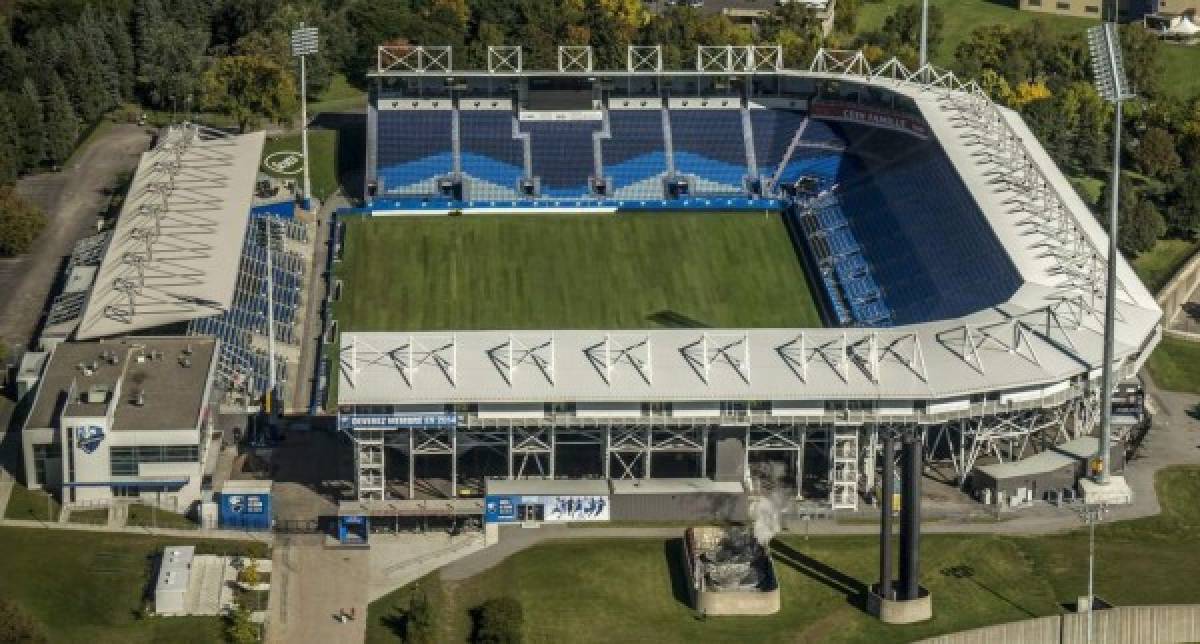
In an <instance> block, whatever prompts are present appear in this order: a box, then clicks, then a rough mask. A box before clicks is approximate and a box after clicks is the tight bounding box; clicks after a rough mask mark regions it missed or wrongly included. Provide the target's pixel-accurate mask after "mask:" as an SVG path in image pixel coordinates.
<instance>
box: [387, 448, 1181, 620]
mask: <svg viewBox="0 0 1200 644" xmlns="http://www.w3.org/2000/svg"><path fill="white" fill-rule="evenodd" d="M1158 489H1159V496H1160V499H1162V502H1163V506H1164V511H1163V514H1162V515H1161V516H1158V517H1152V518H1148V519H1140V520H1135V521H1126V522H1121V523H1115V524H1109V525H1102V526H1100V527H1099V528H1098V529H1097V552H1096V554H1097V561H1098V562H1100V563H1099V565H1098V566H1097V570H1096V575H1097V576H1096V588H1097V593H1098V594H1099V595H1101V596H1103V597H1104V598H1105V599H1108V600H1110V601H1113V602H1115V603H1117V604H1122V605H1130V604H1154V603H1187V602H1200V581H1197V580H1200V557H1196V556H1195V555H1194V544H1195V542H1196V539H1197V538H1200V502H1198V501H1200V468H1174V469H1170V470H1165V471H1163V472H1162V473H1160V475H1159V479H1158ZM681 546H682V544H681V541H680V540H679V539H667V540H662V539H638V540H615V539H613V540H595V541H575V540H571V541H560V542H552V543H548V544H545V545H541V546H538V547H535V548H532V549H530V550H526V551H524V552H521V553H518V554H515V555H513V556H512V557H510V558H509V559H507V560H506V561H504V562H503V563H501V564H500V565H499V566H497V567H495V568H493V569H491V570H489V571H487V572H485V573H483V574H480V575H478V576H476V577H473V578H471V579H468V580H465V581H462V582H442V581H440V579H439V578H438V577H437V576H436V574H435V575H431V576H428V577H425V578H424V579H422V580H421V581H419V582H418V583H417V584H415V585H414V586H410V587H406V588H403V589H401V590H398V591H396V592H395V593H392V594H391V595H388V596H386V597H384V598H382V599H380V600H379V601H377V602H375V603H373V604H372V605H371V607H370V614H369V621H368V624H367V641H368V642H393V641H397V635H396V628H397V625H398V624H399V623H400V622H399V620H398V616H399V613H398V610H397V607H401V608H402V607H403V606H405V605H406V603H407V599H408V597H410V596H411V593H412V592H413V591H414V588H419V589H420V590H421V591H422V592H424V593H425V594H426V595H427V597H429V599H430V601H431V603H432V604H433V605H434V610H435V616H436V620H435V621H436V623H437V624H438V628H439V633H438V639H439V640H440V641H464V640H465V639H466V637H467V636H468V634H469V632H470V629H471V620H470V616H469V610H470V609H472V608H474V607H475V606H478V605H479V604H480V603H481V602H483V601H484V600H486V599H489V598H491V597H497V596H502V595H507V596H512V597H516V598H517V599H518V600H519V601H520V602H521V604H522V606H523V608H524V613H525V616H526V618H525V626H524V635H525V641H527V642H560V641H571V642H613V641H630V642H632V641H637V642H649V641H653V642H689V643H694V642H727V641H742V642H794V641H830V642H873V643H874V642H899V641H912V640H914V639H919V638H922V637H927V636H931V635H934V634H939V633H947V632H953V631H958V630H962V629H967V628H973V627H978V626H983V625H987V624H995V623H1000V622H1006V621H1015V620H1021V619H1026V618H1029V617H1034V616H1041V615H1052V614H1055V613H1057V612H1059V611H1060V610H1061V605H1062V604H1067V603H1071V602H1073V601H1074V600H1075V599H1076V597H1077V596H1079V595H1081V594H1083V593H1084V592H1086V587H1087V585H1086V575H1087V565H1086V561H1087V533H1086V531H1084V530H1082V529H1080V530H1075V531H1073V532H1070V533H1065V534H1058V535H1051V536H1044V537H1008V536H991V535H927V536H925V537H924V538H923V539H922V540H921V546H922V562H921V564H922V570H923V571H924V572H923V575H922V583H923V584H924V585H925V586H927V587H928V588H929V589H930V591H931V592H932V593H933V596H934V602H935V606H936V609H935V615H936V617H935V618H934V619H933V620H931V621H929V622H926V623H923V624H916V625H910V626H885V625H884V624H882V623H880V622H879V621H877V620H875V619H874V618H872V617H870V616H868V615H867V614H866V613H865V612H863V610H862V593H863V590H864V588H865V585H866V584H868V583H872V582H874V581H875V577H876V575H877V569H876V561H877V557H878V549H877V541H876V539H875V538H873V537H813V538H811V539H807V540H806V539H804V538H803V537H800V536H795V535H788V536H786V537H783V538H780V539H777V540H776V542H775V544H774V548H773V551H774V556H775V564H776V569H777V574H778V576H779V582H780V588H781V592H782V599H783V607H782V610H781V611H780V612H779V613H778V614H777V615H774V616H771V617H746V618H708V619H707V620H698V619H696V617H695V616H694V614H693V612H692V610H691V609H690V608H689V607H688V605H687V601H686V588H685V585H684V584H685V581H684V578H683V571H682V568H681V566H682V556H681V552H680V548H681ZM1132 579H1138V580H1146V581H1150V580H1153V583H1130V580H1132Z"/></svg>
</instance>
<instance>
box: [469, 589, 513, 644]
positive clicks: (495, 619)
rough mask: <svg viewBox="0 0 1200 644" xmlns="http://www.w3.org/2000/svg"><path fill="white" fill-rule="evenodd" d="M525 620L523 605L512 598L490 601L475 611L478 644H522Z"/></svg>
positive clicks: (476, 640) (475, 639)
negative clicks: (522, 630)
mask: <svg viewBox="0 0 1200 644" xmlns="http://www.w3.org/2000/svg"><path fill="white" fill-rule="evenodd" d="M524 620H525V617H524V614H523V613H522V612H521V603H520V602H518V601H517V600H516V599H514V598H512V597H497V598H496V599H489V600H487V601H485V602H483V603H482V604H480V605H479V607H478V608H476V609H475V637H474V638H473V640H474V641H475V643H476V644H520V642H521V627H522V625H523V622H524Z"/></svg>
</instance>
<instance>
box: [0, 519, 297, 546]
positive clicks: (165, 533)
mask: <svg viewBox="0 0 1200 644" xmlns="http://www.w3.org/2000/svg"><path fill="white" fill-rule="evenodd" d="M0 528H39V529H43V530H45V529H49V530H68V531H72V530H73V531H75V532H110V533H121V534H140V535H148V536H156V537H187V538H191V539H229V540H235V541H260V542H262V543H266V544H268V545H270V544H272V543H274V541H275V535H273V534H271V533H269V532H241V531H237V530H179V529H174V528H151V527H148V526H107V525H94V524H90V523H58V522H55V521H31V520H24V519H0Z"/></svg>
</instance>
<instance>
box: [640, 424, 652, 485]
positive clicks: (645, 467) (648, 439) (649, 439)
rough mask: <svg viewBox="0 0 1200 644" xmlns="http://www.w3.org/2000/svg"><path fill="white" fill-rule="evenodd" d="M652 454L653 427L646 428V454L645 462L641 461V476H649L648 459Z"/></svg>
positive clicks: (646, 477)
mask: <svg viewBox="0 0 1200 644" xmlns="http://www.w3.org/2000/svg"><path fill="white" fill-rule="evenodd" d="M653 456H654V428H653V427H647V428H646V456H645V457H644V459H645V462H644V463H642V466H643V467H642V478H644V479H648V478H650V460H651V457H653Z"/></svg>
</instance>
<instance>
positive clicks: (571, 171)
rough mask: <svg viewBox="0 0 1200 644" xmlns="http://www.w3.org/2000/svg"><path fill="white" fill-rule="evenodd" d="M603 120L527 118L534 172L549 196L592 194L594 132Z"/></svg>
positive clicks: (545, 194)
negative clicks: (531, 119) (534, 119)
mask: <svg viewBox="0 0 1200 644" xmlns="http://www.w3.org/2000/svg"><path fill="white" fill-rule="evenodd" d="M601 125H602V123H601V121H595V120H574V121H524V122H522V123H521V131H523V132H527V133H528V134H529V147H530V152H531V156H532V161H533V175H534V176H535V177H538V178H539V179H540V180H541V194H542V195H543V196H546V197H575V198H578V197H589V196H591V186H590V184H589V181H588V180H589V179H590V178H591V177H592V174H593V172H594V163H595V162H594V158H595V157H594V155H593V150H594V145H593V142H592V134H593V133H595V132H596V131H597V130H599V129H600V127H601Z"/></svg>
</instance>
